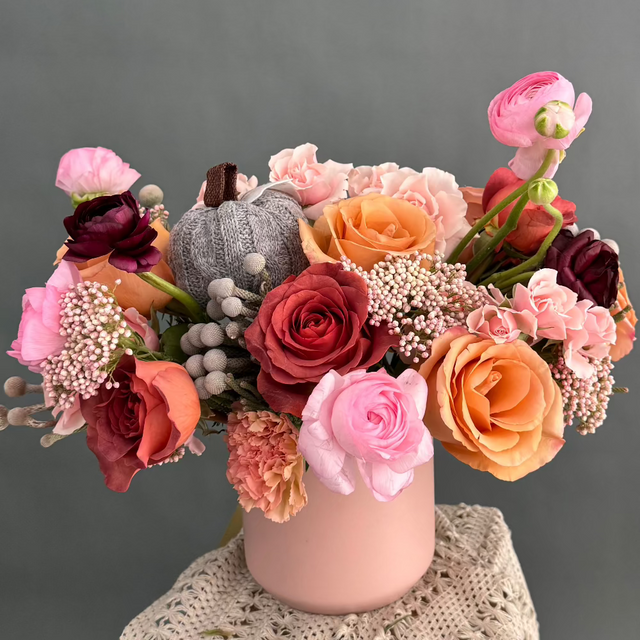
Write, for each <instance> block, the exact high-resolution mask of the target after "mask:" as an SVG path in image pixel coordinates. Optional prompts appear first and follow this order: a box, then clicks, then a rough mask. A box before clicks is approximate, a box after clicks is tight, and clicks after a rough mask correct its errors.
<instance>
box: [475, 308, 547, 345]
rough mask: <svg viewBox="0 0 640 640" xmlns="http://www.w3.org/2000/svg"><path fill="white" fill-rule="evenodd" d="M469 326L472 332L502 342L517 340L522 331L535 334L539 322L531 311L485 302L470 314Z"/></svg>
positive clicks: (528, 334) (529, 334)
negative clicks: (515, 309) (516, 309)
mask: <svg viewBox="0 0 640 640" xmlns="http://www.w3.org/2000/svg"><path fill="white" fill-rule="evenodd" d="M467 326H468V327H469V331H471V332H472V333H475V334H477V335H479V336H481V337H483V338H491V339H492V340H493V341H494V342H495V343H496V344H502V343H503V342H513V341H514V340H517V339H518V338H519V337H520V334H521V333H524V334H525V335H527V336H535V335H536V330H537V326H538V323H537V321H536V317H535V316H534V315H533V313H531V311H514V310H513V309H509V308H508V307H496V306H495V305H491V304H485V305H484V306H483V307H480V308H479V309H474V310H473V311H472V312H471V313H470V314H469V316H468V317H467Z"/></svg>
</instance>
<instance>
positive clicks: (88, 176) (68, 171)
mask: <svg viewBox="0 0 640 640" xmlns="http://www.w3.org/2000/svg"><path fill="white" fill-rule="evenodd" d="M139 177H140V174H139V173H138V172H137V171H135V170H134V169H132V168H131V167H130V166H129V164H127V163H126V162H123V161H122V159H121V158H120V157H119V156H117V155H116V154H115V153H114V152H113V151H111V150H110V149H104V148H102V147H85V148H83V149H71V151H67V153H65V154H64V155H63V156H62V158H61V159H60V164H59V165H58V174H57V176H56V187H58V188H59V189H62V190H63V191H64V192H65V193H66V194H67V195H68V196H71V195H72V194H75V195H76V196H79V197H82V196H85V195H87V194H96V195H115V194H118V193H123V192H124V191H127V190H128V189H129V188H130V187H131V185H132V184H133V183H134V182H135V181H136V180H137V179H138V178H139Z"/></svg>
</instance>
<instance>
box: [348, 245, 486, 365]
mask: <svg viewBox="0 0 640 640" xmlns="http://www.w3.org/2000/svg"><path fill="white" fill-rule="evenodd" d="M426 263H430V264H431V266H430V267H426V266H423V265H424V264H426ZM343 264H344V268H345V270H346V271H355V272H356V273H357V274H358V275H360V276H362V278H364V280H365V282H366V283H367V286H368V290H369V316H370V320H369V322H370V323H371V324H373V325H374V326H376V327H379V326H380V325H381V324H382V323H384V322H386V323H387V325H388V326H389V333H395V334H396V335H398V336H400V344H399V351H400V353H401V354H402V355H404V356H405V357H406V358H411V359H412V360H413V362H414V363H416V364H417V363H418V362H420V358H423V359H427V358H428V357H429V355H430V353H431V345H432V343H433V341H434V340H435V339H436V338H437V337H438V336H441V335H442V334H443V333H444V332H445V331H447V330H448V329H451V328H452V327H458V326H464V325H465V323H466V320H467V316H468V314H469V313H470V312H471V310H473V309H476V308H477V307H479V306H482V305H483V304H484V303H485V302H487V300H488V299H489V298H488V295H487V294H486V291H485V290H484V288H477V287H475V286H474V285H473V284H471V283H470V282H467V281H466V280H465V278H466V269H465V266H464V265H462V264H448V263H446V262H444V261H443V259H442V255H441V254H439V253H436V255H435V256H430V255H427V254H425V253H415V254H413V255H410V256H402V255H400V256H394V257H391V256H387V257H386V259H385V261H384V262H379V263H378V264H376V265H375V266H374V267H373V269H372V270H371V271H368V272H367V271H365V270H364V269H362V268H361V267H356V266H355V265H354V264H353V263H352V262H351V261H350V260H349V259H347V258H343ZM418 356H419V357H418Z"/></svg>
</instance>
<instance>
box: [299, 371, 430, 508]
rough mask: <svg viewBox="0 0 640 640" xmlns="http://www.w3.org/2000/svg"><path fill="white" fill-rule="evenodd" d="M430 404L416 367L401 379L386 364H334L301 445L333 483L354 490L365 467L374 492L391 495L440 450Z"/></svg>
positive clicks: (316, 396)
mask: <svg viewBox="0 0 640 640" xmlns="http://www.w3.org/2000/svg"><path fill="white" fill-rule="evenodd" d="M426 405H427V385H426V382H425V381H424V379H423V378H422V376H420V375H419V374H418V373H417V372H416V371H413V370H412V369H408V370H406V371H405V372H404V373H402V374H401V375H400V376H399V377H398V378H397V379H396V378H393V377H391V376H390V375H389V374H388V373H386V372H384V371H376V372H366V371H353V372H351V373H348V374H346V375H345V376H341V375H340V374H338V373H336V372H335V371H333V370H332V371H329V373H327V374H326V375H325V376H324V377H323V378H322V380H320V382H319V384H318V385H317V386H316V388H315V389H314V391H313V393H312V394H311V396H310V397H309V400H308V402H307V405H306V407H305V408H304V411H303V414H302V427H301V429H300V437H299V440H298V449H299V450H300V452H301V453H302V455H303V456H304V457H305V459H306V461H307V463H308V464H309V467H310V468H311V469H312V470H313V472H314V473H315V474H316V476H318V478H319V479H320V481H321V482H322V483H323V484H324V485H325V486H327V487H328V488H329V489H331V490H332V491H335V492H337V493H342V494H344V495H348V494H350V493H352V492H353V490H354V489H355V474H356V473H357V472H358V471H359V472H360V475H361V476H362V478H363V480H364V482H365V484H366V485H367V487H368V488H369V489H370V490H371V492H372V493H373V495H374V497H375V498H376V499H377V500H380V501H381V502H388V501H389V500H393V499H394V498H395V497H397V496H398V495H399V494H400V493H401V492H402V490H403V489H405V488H406V487H408V486H409V485H410V484H411V482H413V469H414V468H415V467H417V466H418V465H421V464H424V463H425V462H428V461H429V460H430V459H431V457H432V456H433V441H432V438H431V435H430V434H429V432H428V431H427V430H426V429H425V427H424V424H423V422H422V418H423V416H424V413H425V410H426Z"/></svg>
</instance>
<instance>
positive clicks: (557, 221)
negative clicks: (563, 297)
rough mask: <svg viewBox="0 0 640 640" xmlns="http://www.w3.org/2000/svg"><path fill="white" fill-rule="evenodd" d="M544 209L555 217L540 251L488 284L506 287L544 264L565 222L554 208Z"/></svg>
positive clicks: (495, 277) (496, 276)
mask: <svg viewBox="0 0 640 640" xmlns="http://www.w3.org/2000/svg"><path fill="white" fill-rule="evenodd" d="M544 208H545V210H546V211H547V212H548V213H550V214H551V215H552V216H553V229H551V232H550V233H549V235H548V236H547V237H546V238H545V239H544V242H543V243H542V244H541V245H540V248H539V249H538V251H536V253H535V255H533V256H531V258H529V259H528V260H525V261H524V262H521V263H520V264H519V265H518V266H517V267H513V269H509V270H508V271H503V272H502V273H497V274H496V275H494V276H491V277H490V278H489V279H488V280H487V284H494V285H495V286H496V287H498V288H502V287H503V286H505V285H504V284H502V282H509V280H512V279H513V278H514V277H515V276H519V275H521V274H523V273H524V272H525V271H534V270H535V269H536V268H537V267H539V266H540V265H541V264H542V263H543V262H544V259H545V257H546V255H547V251H548V250H549V247H550V246H551V244H552V243H553V241H554V240H555V239H556V236H557V235H558V234H559V233H560V229H562V224H563V222H564V219H563V217H562V214H561V213H560V212H559V211H558V210H557V209H556V208H555V207H554V206H552V205H550V204H545V205H544Z"/></svg>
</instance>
